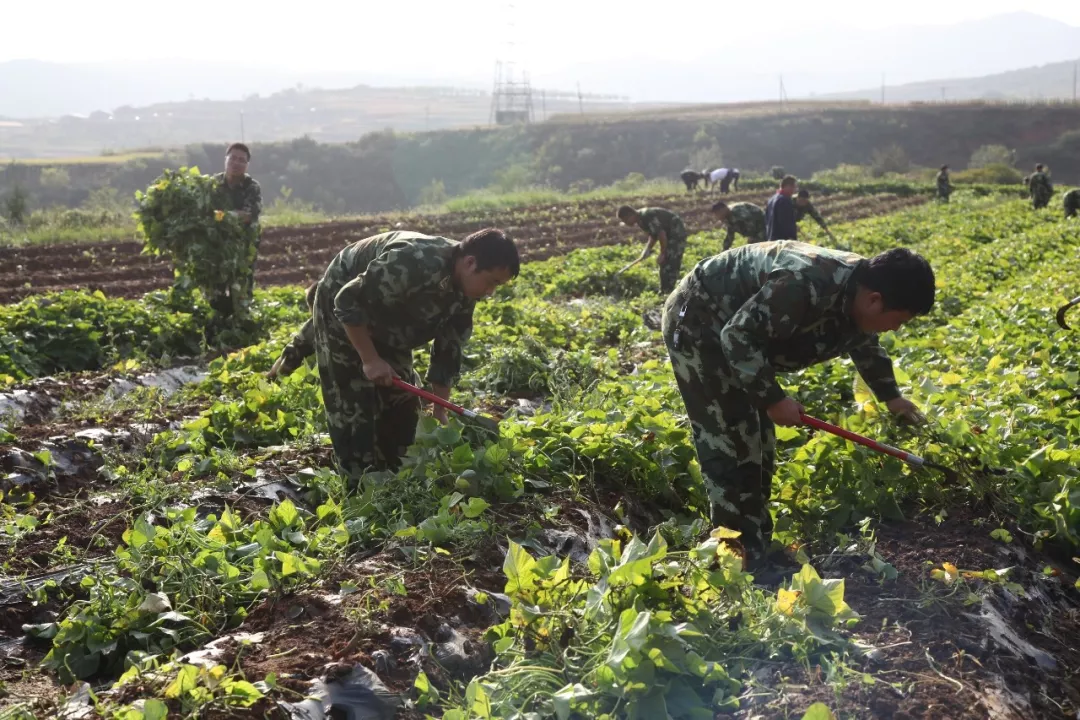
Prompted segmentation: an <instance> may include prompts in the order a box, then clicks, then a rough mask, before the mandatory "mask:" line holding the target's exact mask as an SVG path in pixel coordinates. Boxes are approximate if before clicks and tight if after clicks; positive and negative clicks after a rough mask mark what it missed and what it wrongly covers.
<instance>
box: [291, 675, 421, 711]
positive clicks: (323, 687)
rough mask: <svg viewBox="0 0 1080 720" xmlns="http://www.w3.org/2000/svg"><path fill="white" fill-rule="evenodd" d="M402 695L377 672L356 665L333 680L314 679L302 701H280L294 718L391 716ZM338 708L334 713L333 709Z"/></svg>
mask: <svg viewBox="0 0 1080 720" xmlns="http://www.w3.org/2000/svg"><path fill="white" fill-rule="evenodd" d="M400 705H401V698H399V697H398V696H397V695H395V694H393V693H392V692H390V691H389V690H388V689H387V688H386V686H385V685H383V682H382V680H380V679H379V676H378V675H376V674H375V673H373V672H371V671H370V670H368V669H367V668H366V667H364V666H363V665H357V666H355V667H354V668H353V670H352V672H350V673H349V674H348V675H346V676H344V677H342V678H339V679H338V680H335V681H333V682H329V683H328V682H326V681H324V680H323V679H321V678H320V679H318V680H314V681H312V683H311V690H310V691H309V693H308V697H307V699H305V700H304V701H303V702H299V703H286V702H279V703H278V707H280V708H281V709H282V710H284V711H285V712H286V713H288V716H289V717H290V718H292V720H328V719H329V718H331V717H340V715H339V714H338V713H340V714H342V715H344V717H345V718H346V720H392V718H393V717H394V715H395V714H396V713H397V708H398V706H400ZM332 710H333V711H337V712H336V713H335V715H333V716H332V715H331V714H330V712H331V711H332Z"/></svg>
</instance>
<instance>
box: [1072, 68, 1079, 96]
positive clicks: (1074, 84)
mask: <svg viewBox="0 0 1080 720" xmlns="http://www.w3.org/2000/svg"><path fill="white" fill-rule="evenodd" d="M1077 65H1080V63H1073V104H1074V105H1075V104H1076V67H1077Z"/></svg>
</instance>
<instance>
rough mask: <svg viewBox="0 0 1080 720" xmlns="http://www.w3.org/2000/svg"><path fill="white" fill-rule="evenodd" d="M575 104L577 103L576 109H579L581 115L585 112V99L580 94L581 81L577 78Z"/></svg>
mask: <svg viewBox="0 0 1080 720" xmlns="http://www.w3.org/2000/svg"><path fill="white" fill-rule="evenodd" d="M577 104H578V110H579V111H581V114H582V115H584V114H585V100H584V98H582V96H581V81H580V80H578V84H577Z"/></svg>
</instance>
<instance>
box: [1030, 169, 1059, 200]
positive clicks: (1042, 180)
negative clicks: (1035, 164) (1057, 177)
mask: <svg viewBox="0 0 1080 720" xmlns="http://www.w3.org/2000/svg"><path fill="white" fill-rule="evenodd" d="M1028 190H1029V192H1030V193H1031V195H1032V196H1033V197H1034V196H1035V195H1041V196H1044V197H1050V196H1051V195H1053V194H1054V186H1053V184H1052V183H1051V182H1050V177H1049V176H1048V175H1047V174H1046V173H1045V172H1037V173H1033V174H1032V175H1031V179H1030V180H1029V181H1028Z"/></svg>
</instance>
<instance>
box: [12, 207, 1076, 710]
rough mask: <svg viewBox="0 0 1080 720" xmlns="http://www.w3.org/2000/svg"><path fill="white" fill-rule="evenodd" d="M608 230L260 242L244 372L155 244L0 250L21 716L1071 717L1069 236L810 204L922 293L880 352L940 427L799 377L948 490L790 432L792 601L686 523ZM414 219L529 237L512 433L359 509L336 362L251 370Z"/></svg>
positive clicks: (785, 457) (434, 453)
mask: <svg viewBox="0 0 1080 720" xmlns="http://www.w3.org/2000/svg"><path fill="white" fill-rule="evenodd" d="M728 197H729V198H730V199H733V200H734V199H736V198H735V197H733V196H728ZM763 198H764V194H763V193H752V194H743V195H742V196H738V199H749V200H754V201H762V200H763ZM626 202H628V203H629V204H632V205H644V204H653V203H656V204H665V205H667V206H669V207H674V208H676V209H678V210H679V211H680V212H681V213H682V214H683V217H684V218H685V219H686V221H687V226H688V227H689V229H690V230H691V232H696V234H695V235H694V236H693V237H692V238H691V240H690V245H689V248H688V251H687V256H686V259H685V261H684V271H685V270H689V269H690V268H691V267H692V265H693V263H695V262H697V261H698V260H700V259H701V258H703V257H706V256H708V255H710V254H713V253H715V252H716V251H717V250H718V249H719V243H720V242H721V240H722V237H723V233H722V232H721V231H720V230H718V229H715V228H713V227H712V223H711V221H710V219H709V218H708V217H707V207H708V202H707V201H700V200H699V201H696V202H694V201H692V200H691V199H690V198H689V197H685V198H684V197H677V198H649V199H643V198H634V197H632V196H628V197H627V199H626ZM691 202H694V208H695V209H693V210H690V209H688V208H690V203H691ZM617 204H618V203H604V204H599V203H598V204H596V205H595V206H594V205H591V204H588V205H581V206H575V207H572V208H560V207H556V208H529V209H523V210H521V211H512V212H509V213H503V214H499V215H494V216H492V215H483V216H482V215H468V216H467V215H465V214H462V215H461V216H417V217H416V218H414V219H409V220H404V219H402V218H401V217H396V218H393V219H392V220H391V219H390V218H389V217H388V218H386V219H384V218H372V219H371V220H365V221H357V222H353V223H349V224H340V223H339V224H329V225H323V226H309V227H303V228H291V229H290V228H281V229H274V230H271V231H268V232H267V233H266V235H265V236H264V241H263V244H262V252H261V256H260V259H259V263H260V264H259V268H260V274H259V275H258V279H259V281H260V285H264V286H270V287H265V288H260V289H259V290H258V291H257V293H256V302H257V307H256V312H255V323H256V325H257V328H258V335H259V337H258V338H257V340H256V341H255V342H253V343H251V344H248V345H246V346H244V347H241V348H238V349H235V350H231V351H227V352H223V351H220V350H212V349H210V348H208V347H207V346H206V345H205V341H204V340H203V338H202V336H201V332H200V328H201V322H202V319H203V318H204V316H205V315H204V314H205V312H206V308H205V305H204V304H203V303H202V302H201V301H198V302H196V304H195V305H194V306H192V307H188V308H173V307H170V306H169V305H168V303H167V302H166V301H165V297H164V295H165V294H164V293H162V292H155V291H156V290H160V289H163V288H166V287H167V286H168V283H169V271H168V268H167V267H165V266H162V265H160V264H155V263H153V262H151V261H150V259H149V258H147V257H145V256H141V255H139V246H138V244H136V243H131V244H114V243H104V244H82V245H71V246H51V247H33V248H8V249H4V250H3V251H0V260H2V262H0V268H2V269H3V272H4V273H5V275H4V276H3V280H2V281H0V289H2V291H3V292H4V293H7V294H6V295H5V296H4V298H5V300H7V301H8V302H11V301H18V302H14V303H13V304H9V305H5V306H0V318H2V324H0V328H2V330H0V385H3V387H0V392H2V393H3V394H2V395H0V415H2V416H3V418H2V420H0V422H2V423H3V429H2V430H0V462H2V463H3V471H4V472H3V477H2V479H0V489H2V491H3V493H4V495H3V503H2V504H0V511H2V513H3V514H2V515H0V547H2V549H3V552H2V554H0V557H2V558H4V559H5V560H4V563H3V565H2V566H0V659H2V663H0V717H4V718H36V717H62V716H65V713H66V714H67V716H70V717H102V718H125V719H127V718H130V719H132V720H137V719H139V718H164V717H170V718H171V717H206V718H223V717H252V718H255V717H281V718H307V717H324V714H323V704H324V703H320V702H313V701H305V696H307V695H311V694H314V695H315V696H317V697H319V698H323V699H324V702H325V705H326V707H327V708H328V707H329V703H330V702H334V703H338V704H339V705H341V706H347V707H351V708H352V710H353V712H355V713H357V714H356V715H355V716H356V717H371V718H383V717H385V718H392V717H401V718H424V717H427V716H430V717H436V718H438V717H442V718H448V719H450V720H458V719H462V718H474V717H478V718H522V719H524V718H560V719H561V720H566V719H567V718H592V717H611V718H623V717H629V718H663V717H672V718H679V719H682V718H712V717H731V718H744V719H749V718H752V717H770V718H771V717H780V718H784V717H791V718H802V717H804V716H805V717H809V718H828V717H837V718H870V717H897V718H943V717H948V718H1035V717H1038V718H1044V717H1045V718H1056V717H1062V718H1065V717H1069V718H1072V717H1076V715H1077V713H1078V712H1080V678H1078V676H1077V673H1078V672H1080V590H1078V588H1077V574H1078V571H1080V566H1078V564H1077V561H1076V560H1074V557H1075V556H1078V555H1080V552H1078V550H1080V489H1078V487H1077V483H1078V482H1080V407H1078V404H1077V403H1078V398H1080V389H1078V385H1080V359H1078V357H1080V355H1078V351H1080V335H1078V334H1077V332H1069V331H1066V330H1062V329H1060V328H1058V327H1057V325H1056V324H1055V323H1054V319H1053V313H1054V310H1055V309H1056V308H1057V307H1058V306H1059V305H1061V304H1062V303H1064V302H1065V301H1066V300H1067V299H1068V298H1069V297H1073V296H1075V295H1076V294H1077V292H1076V287H1075V267H1074V262H1075V257H1076V254H1077V251H1078V250H1080V224H1077V223H1075V222H1072V223H1065V222H1063V221H1062V220H1061V218H1060V214H1059V213H1058V212H1057V211H1056V208H1055V209H1054V211H1053V212H1050V211H1047V212H1038V213H1036V212H1033V211H1032V210H1031V209H1030V207H1029V206H1028V205H1027V204H1025V203H1023V202H1022V201H1020V200H1016V199H1010V198H1007V197H1006V196H1005V195H1004V194H1002V195H1000V196H998V195H990V196H983V197H979V196H976V195H974V194H971V193H969V192H963V191H962V192H960V193H958V194H957V195H955V196H954V199H953V202H952V203H951V204H949V205H939V204H937V203H927V202H926V198H925V196H918V195H915V196H911V197H898V196H896V195H869V196H854V195H852V196H845V195H844V194H841V193H837V194H834V195H831V196H829V197H822V198H820V202H819V203H818V206H819V208H820V209H821V211H822V213H823V215H825V216H826V219H827V220H829V221H830V224H831V225H832V227H833V229H834V231H835V232H836V234H837V236H838V237H839V238H840V239H841V241H843V242H844V243H845V244H849V245H850V247H851V249H853V250H854V251H856V252H859V253H861V254H864V255H872V254H874V253H876V252H879V251H881V250H883V249H886V248H888V247H892V246H895V245H904V246H907V247H911V248H912V249H914V250H916V251H918V252H920V253H923V254H924V255H925V256H926V257H927V258H928V259H929V260H930V261H931V263H932V264H933V265H934V269H935V272H936V274H937V277H938V282H939V290H938V301H937V303H936V305H935V308H934V311H933V312H932V313H931V314H930V315H929V316H927V317H925V318H921V319H919V320H917V321H915V322H913V323H912V324H911V325H909V326H907V327H905V328H904V330H903V331H901V332H899V333H895V334H888V335H885V336H883V338H882V342H883V345H884V346H885V347H886V348H887V349H888V350H889V352H890V354H891V355H892V357H893V358H894V361H895V363H896V367H897V375H898V380H899V382H900V384H901V388H902V390H903V391H904V393H905V395H908V396H909V397H911V398H912V399H914V400H915V401H916V402H918V403H919V405H920V406H921V407H923V408H924V410H925V411H926V413H927V415H928V416H929V418H930V423H929V425H928V426H927V427H925V428H920V429H912V428H905V427H901V426H898V425H896V424H894V423H893V422H892V421H890V420H889V419H887V418H886V417H884V415H887V411H885V410H884V408H883V407H881V406H880V405H879V404H878V403H876V402H875V401H874V399H873V398H872V396H871V395H870V394H869V392H868V391H867V389H866V388H865V386H864V385H863V384H862V383H861V382H860V381H857V379H856V378H857V375H856V374H855V372H854V369H853V366H852V364H851V363H850V361H847V360H843V361H841V360H836V361H833V362H831V363H828V364H826V365H822V366H818V367H814V368H811V369H809V370H806V371H803V372H801V373H797V374H789V375H786V376H782V382H783V384H785V386H786V387H787V388H788V390H789V392H790V394H791V395H792V396H793V397H795V398H796V399H797V400H799V401H800V402H801V403H803V404H804V405H805V406H806V408H807V412H808V413H809V414H812V415H815V416H817V417H820V418H822V419H825V420H828V421H830V422H834V423H836V424H839V425H842V426H844V427H846V428H848V429H850V430H853V431H855V432H861V433H863V434H866V435H869V436H871V437H874V438H876V439H879V440H882V441H883V442H888V443H890V444H893V445H896V446H898V447H902V448H904V449H906V450H910V451H912V452H915V453H917V454H920V455H922V456H924V457H926V458H928V459H930V460H932V461H934V462H937V463H940V464H942V465H945V466H948V467H950V468H953V469H955V470H956V471H957V477H956V478H955V479H951V480H949V479H946V478H945V476H944V475H942V474H941V473H938V472H937V471H934V470H930V469H913V468H910V467H908V466H906V465H904V464H903V463H901V462H899V461H897V460H894V459H892V458H886V457H883V456H881V455H877V454H875V453H872V452H871V451H869V450H866V449H864V448H861V447H858V446H855V445H852V444H849V443H846V442H845V441H842V440H839V439H837V438H835V437H833V436H830V435H826V434H823V433H810V432H808V431H807V430H805V429H791V428H787V429H784V428H782V429H779V430H778V441H779V445H780V447H779V451H778V469H777V473H776V477H775V478H774V481H773V495H772V511H773V514H774V517H775V520H776V531H775V532H776V537H777V539H779V540H780V541H782V542H783V543H784V544H785V545H787V546H788V547H789V548H790V549H791V550H792V551H793V552H797V553H798V556H799V558H800V560H802V561H803V562H804V563H805V564H804V568H803V571H802V572H801V573H800V574H799V575H797V576H796V577H795V578H794V579H793V580H792V582H791V584H790V585H785V586H783V587H781V588H780V589H776V588H764V587H760V586H757V585H755V584H754V583H753V581H752V579H751V578H750V577H749V576H748V575H747V574H746V573H744V572H743V571H742V569H741V560H740V558H739V557H738V555H737V548H738V541H737V538H732V537H731V536H730V533H728V532H725V530H724V529H722V528H710V527H708V524H707V522H706V521H705V520H703V519H702V517H701V513H702V512H703V511H704V510H705V507H706V505H705V503H704V502H703V500H704V498H703V497H702V488H701V485H700V478H699V476H698V473H697V464H696V461H695V459H694V452H693V448H692V445H691V444H690V440H689V428H688V425H687V423H686V419H685V416H684V414H683V407H682V403H681V399H680V397H679V394H678V391H677V389H676V386H675V382H674V378H673V376H672V373H671V369H670V366H669V364H668V362H667V358H666V354H665V349H664V345H663V342H662V340H661V339H660V335H659V332H658V331H657V330H654V329H651V328H650V327H649V325H647V324H646V323H644V322H643V318H642V316H643V314H648V313H651V312H654V311H655V310H657V309H658V307H659V306H660V304H661V303H662V301H663V298H662V297H661V296H660V295H659V294H658V293H657V292H656V287H657V277H656V269H655V264H654V263H653V262H652V261H651V260H649V261H646V262H644V263H642V264H641V265H639V266H637V267H635V268H633V269H632V270H630V271H629V272H627V273H625V274H624V275H621V276H617V277H615V276H613V273H614V271H615V270H616V269H618V268H619V267H621V266H622V265H623V264H625V263H626V262H627V261H629V260H630V259H632V258H634V257H636V256H637V254H638V253H639V252H640V249H641V247H642V243H643V242H644V236H643V235H642V234H641V233H640V232H639V233H636V234H635V232H634V231H631V230H630V229H627V228H621V227H619V226H618V225H617V223H616V222H615V221H614V209H615V207H616V206H617ZM396 222H406V223H407V224H406V227H408V228H409V229H418V230H426V231H432V232H435V231H438V232H440V233H442V234H446V235H449V236H451V237H458V236H463V235H464V234H465V233H467V232H470V231H472V230H475V229H477V228H478V227H482V226H485V225H498V226H500V227H503V228H505V229H508V230H510V231H511V233H512V234H514V235H515V236H516V237H518V238H519V242H520V243H521V247H522V249H523V254H524V255H525V256H526V257H527V258H528V259H529V260H530V262H528V263H526V264H525V265H524V266H523V268H522V273H521V276H520V277H519V278H517V279H515V280H514V281H513V282H512V283H510V284H509V285H508V286H505V287H503V288H500V290H499V291H498V292H497V294H496V296H495V297H494V298H492V299H490V300H487V301H485V302H483V303H481V304H480V305H479V306H478V307H477V312H476V318H475V326H474V333H473V337H472V339H471V341H470V344H469V346H468V348H467V358H466V372H465V374H464V376H463V379H462V381H461V383H460V384H459V386H458V387H457V388H455V391H454V395H453V396H452V399H453V400H454V401H455V402H458V403H460V404H462V405H465V406H467V407H474V408H478V409H481V410H483V411H485V412H487V413H490V414H493V415H495V416H498V417H500V418H501V419H502V422H501V428H500V432H499V434H498V435H495V434H493V433H490V432H488V431H485V430H483V429H481V428H478V427H476V426H472V425H463V424H461V423H459V422H458V421H457V420H453V419H452V420H451V421H450V423H449V424H448V425H446V426H442V427H439V426H437V424H436V423H435V422H434V420H432V419H430V418H425V419H424V420H423V421H422V422H421V427H420V431H419V433H418V437H417V443H416V445H415V446H414V447H413V448H412V449H411V450H410V453H409V456H408V459H407V461H406V466H405V467H404V468H403V469H402V471H401V472H400V473H398V474H397V475H396V476H377V477H372V478H370V480H371V482H370V483H368V484H367V485H366V486H365V488H364V490H363V492H361V493H359V494H348V493H346V492H345V489H344V487H343V483H342V481H341V480H340V478H338V477H337V476H336V475H335V474H334V473H333V472H332V469H331V468H332V465H331V462H330V447H329V442H328V440H327V439H326V436H325V430H326V428H325V419H324V417H323V414H322V407H321V403H320V400H319V386H318V380H317V377H316V373H315V370H314V368H313V366H312V364H310V363H309V366H307V367H303V368H301V369H300V370H298V371H297V372H296V373H294V374H293V375H292V376H290V377H288V378H284V379H281V380H279V381H273V382H271V381H267V380H266V379H265V377H264V375H263V373H264V372H265V371H266V370H267V369H268V368H269V367H270V365H271V364H272V363H273V361H274V359H275V358H276V357H277V353H278V351H279V350H280V348H281V347H282V346H283V345H284V343H285V342H287V340H288V339H289V337H290V336H291V333H292V332H293V331H294V330H295V329H296V328H297V327H298V326H299V324H300V323H301V322H302V321H303V317H304V312H303V310H304V307H303V283H305V282H308V281H309V280H311V279H314V278H315V277H316V276H317V275H318V274H319V273H320V272H321V271H322V269H323V266H324V265H325V263H326V262H328V261H329V259H330V257H332V255H333V254H334V253H335V252H336V251H337V249H339V248H340V247H341V245H342V244H344V243H346V242H349V241H350V240H353V239H357V238H360V237H363V236H365V235H367V234H371V233H373V232H378V231H381V230H384V229H389V225H388V223H390V224H392V223H396ZM800 230H801V232H802V233H804V236H805V239H808V240H810V241H812V242H822V241H823V239H824V236H823V234H822V233H821V232H820V231H819V230H818V229H817V228H816V227H814V226H813V225H812V223H810V222H807V221H804V222H803V223H802V225H801V228H800ZM736 242H737V243H741V242H742V239H741V238H740V239H737V241H736ZM569 250H573V252H568V251H569ZM13 265H14V266H21V268H22V269H21V271H20V270H16V271H15V272H19V273H21V275H19V276H18V278H16V276H15V275H14V274H12V273H11V268H12V266H13ZM114 269H115V270H116V273H117V274H116V275H109V274H108V273H109V272H112V271H113V270H114ZM24 283H29V287H25V286H24V285H23V284H24ZM76 287H77V288H82V289H81V290H78V291H75V290H66V291H64V292H55V293H54V292H51V291H53V290H60V289H61V288H76ZM47 291H48V292H49V294H45V295H43V294H42V293H45V292H47ZM97 291H100V292H97ZM148 291H149V294H147V295H145V296H144V297H143V296H142V294H143V293H147V292H148ZM1076 312H1080V311H1076ZM425 364H426V355H425V354H424V353H423V352H421V353H418V366H419V367H418V369H419V370H421V371H422V370H423V367H424V365H425ZM305 702H307V704H306V705H305ZM305 713H306V714H305ZM325 716H329V715H325Z"/></svg>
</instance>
